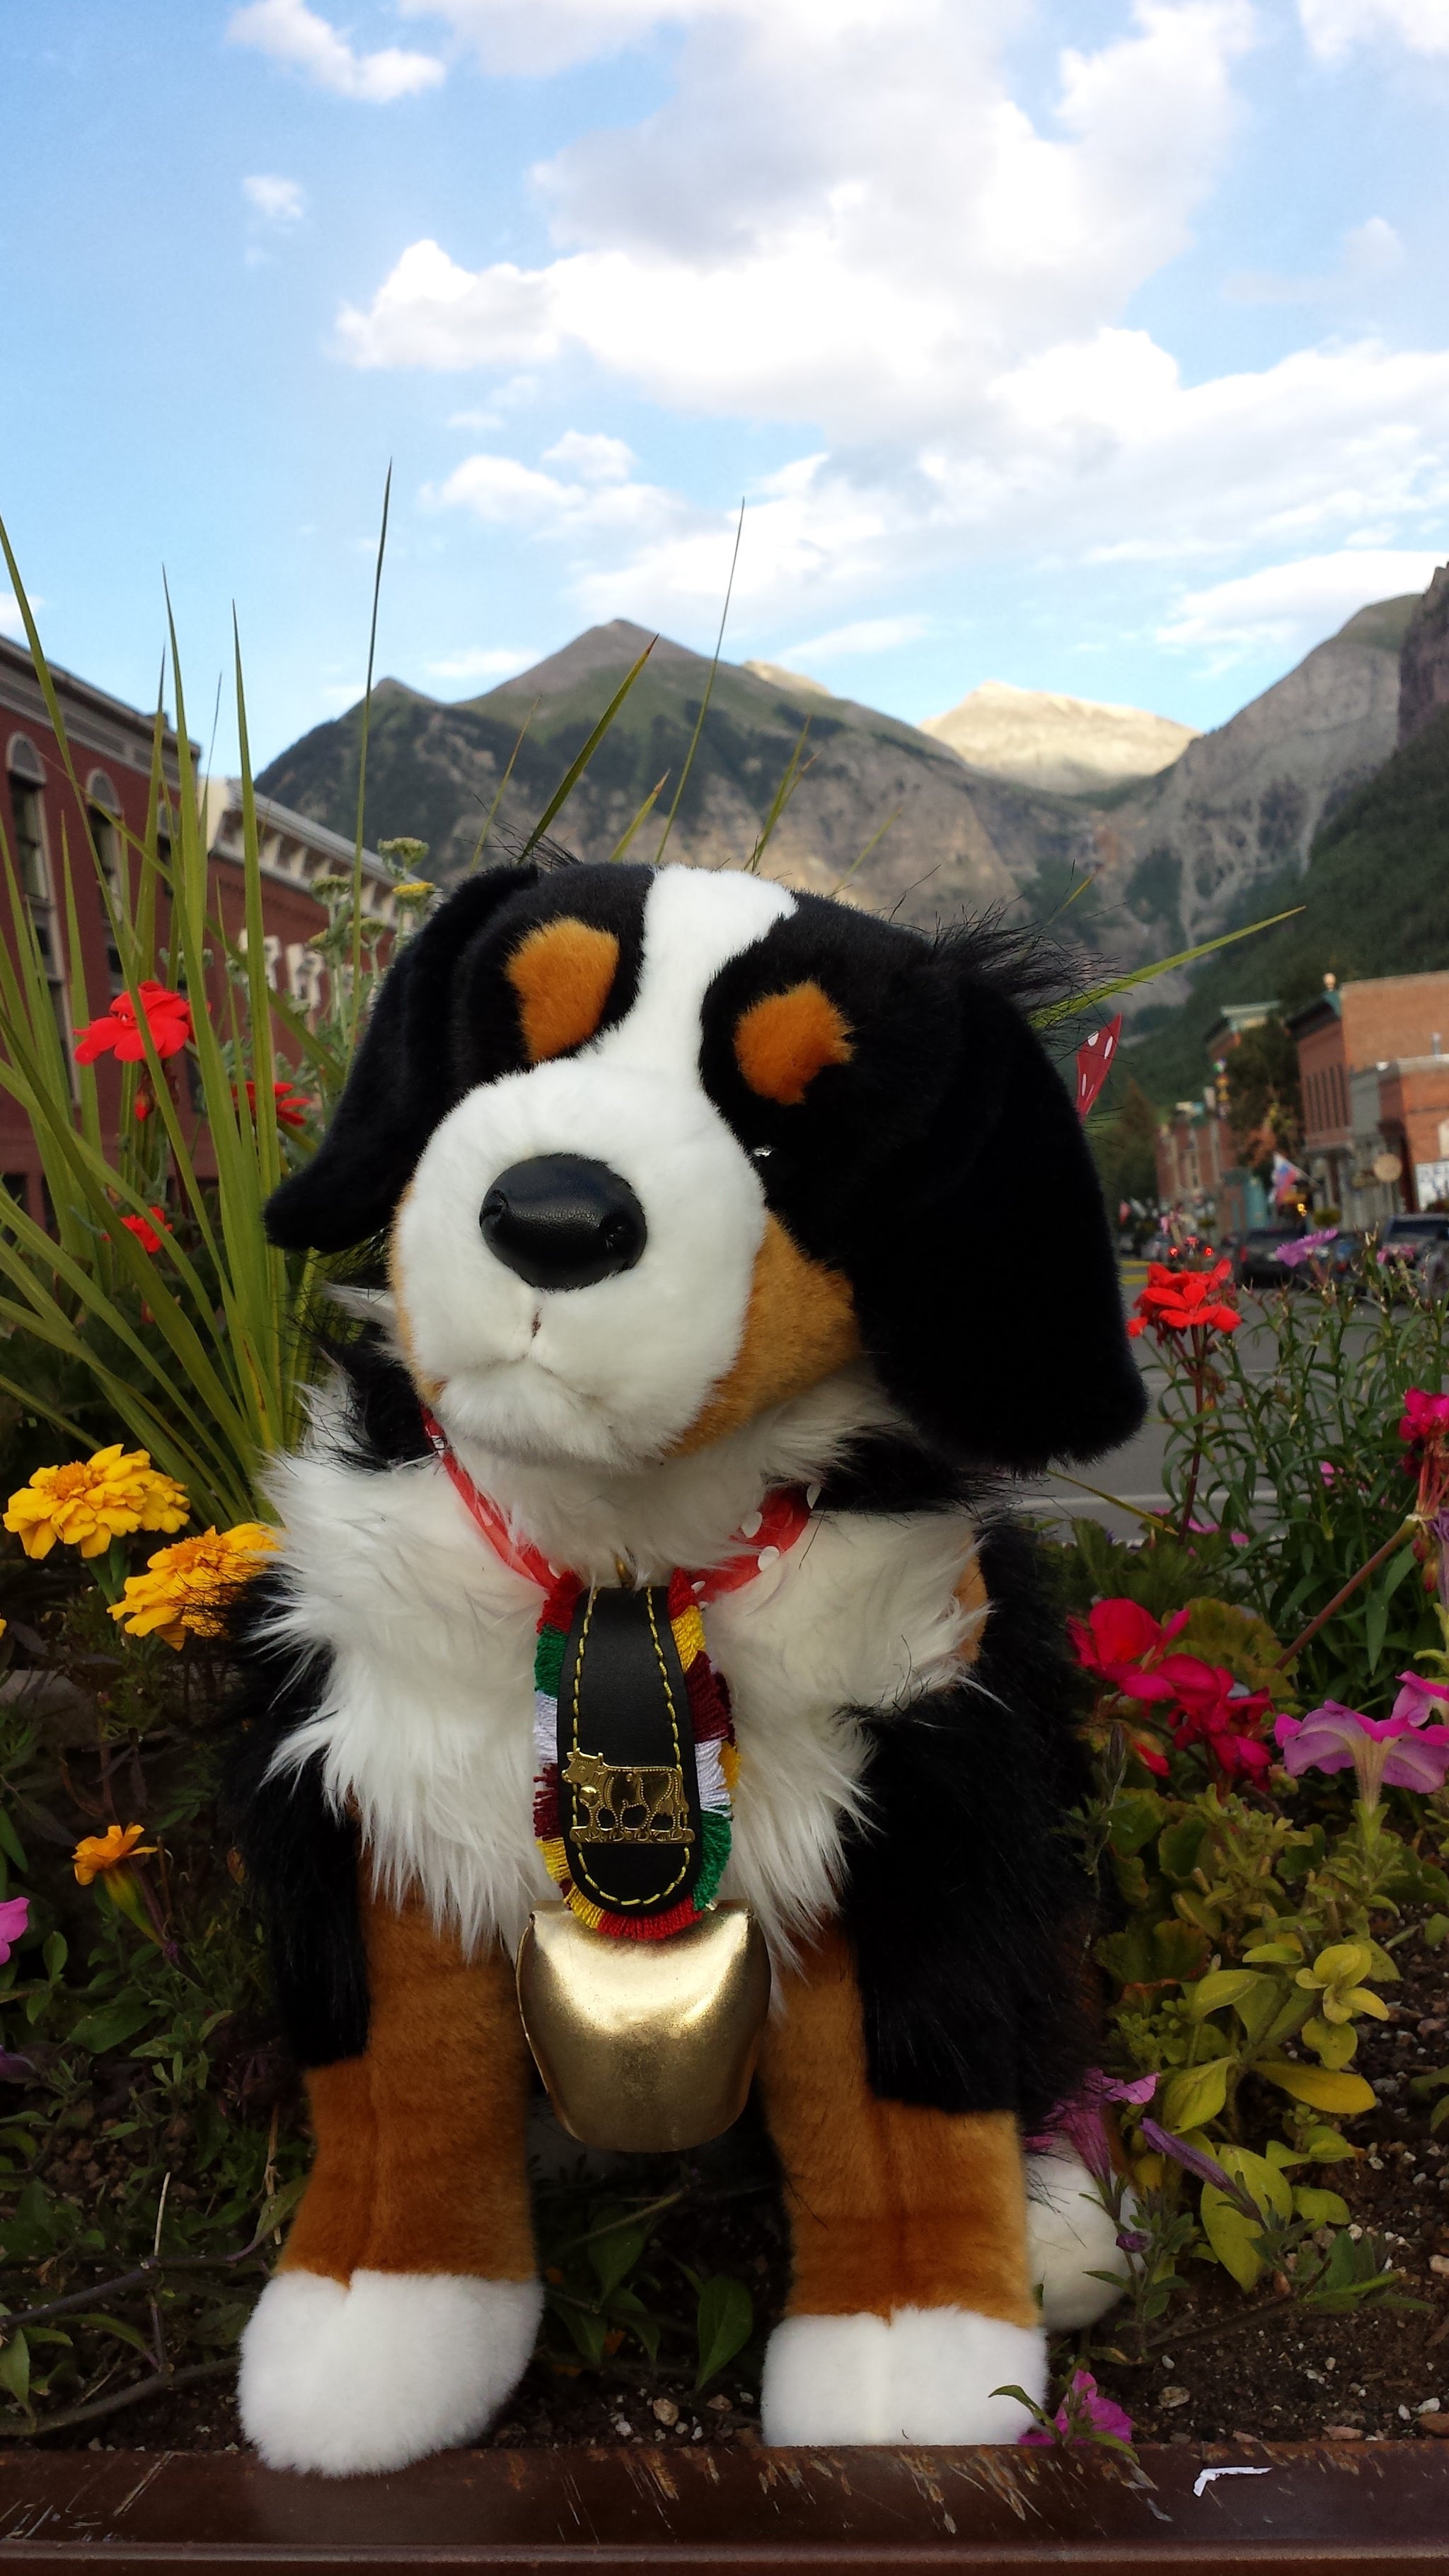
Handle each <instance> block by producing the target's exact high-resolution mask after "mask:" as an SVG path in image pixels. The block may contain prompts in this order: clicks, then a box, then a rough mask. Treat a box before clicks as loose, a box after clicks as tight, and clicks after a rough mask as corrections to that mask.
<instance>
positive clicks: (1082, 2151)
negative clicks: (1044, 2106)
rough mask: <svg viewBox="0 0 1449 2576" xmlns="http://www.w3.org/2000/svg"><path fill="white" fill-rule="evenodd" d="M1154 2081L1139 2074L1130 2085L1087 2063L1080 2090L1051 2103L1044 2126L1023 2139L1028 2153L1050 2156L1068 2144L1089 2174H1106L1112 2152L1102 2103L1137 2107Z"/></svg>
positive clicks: (1145, 2100)
mask: <svg viewBox="0 0 1449 2576" xmlns="http://www.w3.org/2000/svg"><path fill="white" fill-rule="evenodd" d="M1157 2083H1158V2079H1157V2077H1156V2076H1155V2075H1139V2076H1137V2077H1136V2078H1135V2079H1134V2080H1133V2082H1131V2083H1130V2084H1128V2083H1122V2082H1119V2081H1118V2079H1117V2078H1116V2077H1115V2076H1111V2075H1104V2074H1103V2072H1102V2069H1101V2067H1100V2066H1089V2067H1088V2069H1087V2072H1086V2074H1085V2075H1084V2077H1083V2078H1082V2089H1081V2091H1080V2093H1074V2094H1073V2095H1072V2097H1071V2099H1070V2101H1067V2102H1054V2103H1053V2104H1052V2107H1051V2109H1050V2110H1049V2111H1048V2113H1047V2115H1046V2126H1045V2127H1044V2128H1043V2129H1042V2130H1041V2132H1040V2134H1039V2135H1038V2136H1036V2137H1034V2138H1028V2139H1027V2140H1026V2142H1025V2143H1026V2147H1027V2150H1028V2152H1029V2153H1030V2154H1032V2155H1037V2156H1043V2155H1050V2154H1051V2153H1052V2151H1053V2149H1054V2148H1055V2149H1060V2148H1061V2147H1063V2146H1066V2147H1070V2148H1071V2150H1072V2152H1073V2153H1074V2154H1075V2155H1079V2156H1080V2157H1081V2159H1082V2162H1083V2164H1084V2165H1085V2166H1086V2168H1087V2171H1088V2172H1089V2173H1093V2174H1097V2175H1099V2176H1106V2175H1107V2174H1109V2173H1110V2172H1111V2170H1112V2151H1111V2149H1110V2147H1109V2146H1108V2144H1107V2131H1106V2127H1105V2125H1104V2123H1103V2119H1102V2111H1103V2107H1104V2105H1105V2104H1107V2103H1108V2102H1132V2103H1135V2104H1136V2105H1137V2107H1138V2108H1139V2109H1140V2108H1141V2107H1142V2106H1143V2105H1144V2104H1145V2103H1148V2102H1150V2101H1151V2099H1152V2096H1153V2094H1154V2093H1155V2092H1156V2090H1157Z"/></svg>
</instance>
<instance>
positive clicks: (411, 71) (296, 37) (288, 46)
mask: <svg viewBox="0 0 1449 2576" xmlns="http://www.w3.org/2000/svg"><path fill="white" fill-rule="evenodd" d="M226 32H227V37H228V40H229V41H230V42H231V43H232V44H234V45H254V46H256V48H257V50H258V51H259V52H260V53H264V54H269V55H270V56H271V58H272V60H273V61H274V62H278V63H288V64H290V65H291V67H292V68H293V70H295V71H300V72H305V73H306V75H307V77H308V79H309V80H313V81H315V82H316V84H317V87H318V88H319V89H329V90H332V91H334V92H335V94H336V95H337V97H339V98H356V99H361V100H363V101H364V102H365V103H366V104H367V105H368V106H370V107H386V106H388V105H389V104H390V103H391V101H392V100H393V99H397V98H411V97H414V96H416V94H417V92H418V91H420V90H426V89H436V87H437V85H438V83H439V82H440V81H441V80H442V79H444V77H445V66H444V65H443V64H442V63H440V62H439V61H438V60H437V59H436V57H435V56H434V55H432V54H411V53H404V52H403V51H402V50H401V49H400V48H399V47H398V46H396V45H386V46H384V47H383V48H382V49H381V50H380V51H379V52H377V53H374V54H359V53H357V52H355V51H354V49H353V47H352V46H351V45H350V44H349V43H348V42H347V39H346V37H345V36H341V35H339V34H338V32H337V29H336V28H335V27H334V26H333V25H332V24H331V23H330V21H329V20H328V19H326V18H322V17H319V16H318V13H317V11H316V10H315V9H309V8H308V7H307V5H306V0H249V5H248V6H247V7H246V8H244V9H238V10H237V11H236V13H235V15H234V16H233V17H232V19H231V20H230V22H229V24H228V26H227V31H226Z"/></svg>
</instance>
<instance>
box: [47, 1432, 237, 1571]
mask: <svg viewBox="0 0 1449 2576" xmlns="http://www.w3.org/2000/svg"><path fill="white" fill-rule="evenodd" d="M190 1517H191V1507H190V1504H189V1503H188V1501H187V1498H186V1494H185V1491H184V1489H183V1487H181V1486H180V1485H178V1484H176V1483H174V1482H173V1480H172V1478H171V1477H170V1476H162V1475H159V1474H158V1473H157V1471H156V1469H155V1468H154V1467H153V1466H152V1464H151V1459H150V1455H149V1453H148V1452H147V1451H146V1450H145V1449H131V1450H128V1451H126V1452H125V1453H124V1454H123V1453H122V1449H121V1444H120V1442H119V1440H117V1441H115V1442H113V1444H112V1446H111V1447H110V1448H109V1449H98V1450H97V1451H96V1452H95V1455H94V1456H93V1457H91V1458H78V1459H76V1460H74V1461H73V1462H72V1464H71V1465H69V1466H66V1467H37V1468H36V1471H35V1473H34V1475H33V1476H32V1477H31V1479H30V1482H29V1484H28V1485H22V1486H21V1488H20V1491H19V1492H18V1493H17V1494H12V1495H11V1497H10V1503H9V1508H8V1509H7V1511H6V1513H5V1520H4V1526H5V1528H6V1529H8V1530H13V1531H14V1533H15V1535H16V1537H17V1538H18V1539H19V1541H20V1544H21V1546H22V1547H23V1548H24V1550H25V1553H26V1555H27V1556H33V1557H40V1556H49V1554H50V1551H51V1549H52V1548H53V1547H54V1545H55V1543H56V1541H57V1539H59V1540H60V1541H61V1543H62V1545H63V1546H66V1547H75V1548H79V1550H80V1553H81V1555H82V1556H83V1557H91V1556H104V1555H105V1552H106V1550H107V1548H108V1547H109V1546H110V1544H111V1541H112V1539H113V1538H127V1537H129V1535H130V1533H131V1531H132V1530H138V1529H150V1530H178V1529H180V1528H182V1527H183V1525H184V1524H185V1523H186V1522H187V1521H188V1520H189V1519H190Z"/></svg>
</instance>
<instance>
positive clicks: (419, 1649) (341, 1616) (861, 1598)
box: [274, 1448, 985, 1958]
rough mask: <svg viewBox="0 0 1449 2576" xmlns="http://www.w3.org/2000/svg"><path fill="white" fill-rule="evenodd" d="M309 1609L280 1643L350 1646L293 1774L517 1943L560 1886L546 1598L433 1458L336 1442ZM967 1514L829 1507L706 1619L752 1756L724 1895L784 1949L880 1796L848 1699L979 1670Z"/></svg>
mask: <svg viewBox="0 0 1449 2576" xmlns="http://www.w3.org/2000/svg"><path fill="white" fill-rule="evenodd" d="M274 1492H275V1494H276V1498H277V1501H278V1503H279V1505H280V1506H281V1509H282V1511H283V1515H284V1518H285V1521H286V1528H287V1537H286V1542H285V1551H284V1561H285V1563H286V1565H287V1568H288V1570H289V1573H290V1576H291V1580H292V1585H293V1605H292V1608H291V1611H290V1613H289V1614H288V1616H287V1619H286V1622H285V1627H284V1630H283V1634H284V1635H285V1637H286V1639H287V1640H288V1642H290V1643H292V1644H293V1645H295V1646H296V1647H297V1648H298V1649H300V1650H303V1651H316V1650H318V1649H321V1650H323V1651H325V1652H326V1653H327V1654H328V1656H329V1657H330V1659H331V1666H330V1674H329V1677H328V1681H327V1686H326V1691H325V1696H324V1698H323V1700H322V1703H321V1705H320V1707H319V1709H318V1711H317V1713H316V1715H315V1716H314V1717H313V1718H311V1719H310V1720H309V1721H308V1722H307V1723H306V1724H305V1725H304V1726H303V1727H301V1728H300V1729H299V1730H298V1731H297V1732H296V1733H295V1734H294V1735H293V1736H292V1737H291V1738H290V1739H289V1740H288V1743H287V1745H286V1746H285V1747H284V1749H283V1751H282V1753H281V1754H280V1755H279V1757H278V1761H279V1764H280V1765H284V1766H289V1765H291V1764H294V1763H300V1762H301V1761H303V1760H304V1759H306V1758H307V1757H308V1756H309V1755H311V1754H320V1755H321V1757H322V1761H323V1767H324V1775H325V1779H326V1783H327V1787H328V1790H329V1793H330V1795H331V1796H332V1798H333V1799H334V1800H335V1801H336V1802H337V1803H338V1805H339V1806H341V1805H343V1804H345V1803H347V1802H349V1801H350V1802H351V1803H352V1805H353V1806H354V1808H355V1811H356V1813H357V1814H358V1816H359V1818H360V1822H361V1827H362V1832H363V1836H364V1839H365V1842H366V1844H367V1846H368V1848H369V1850H370V1852H371V1855H372V1858H373V1864H374V1867H375V1869H376V1870H377V1872H378V1874H379V1877H380V1879H381V1880H382V1882H383V1884H384V1885H385V1886H386V1887H388V1888H389V1889H390V1890H393V1891H396V1892H401V1890H402V1889H403V1888H404V1887H406V1886H407V1885H408V1884H410V1883H414V1882H415V1883H417V1884H418V1885H420V1886H421V1888H422V1890H423V1891H424V1893H425V1896H426V1898H427V1901H428V1904H429V1906H430V1908H431V1910H432V1912H433V1914H434V1916H435V1918H436V1919H437V1920H438V1921H439V1922H440V1923H443V1922H447V1923H451V1924H452V1925H453V1926H455V1927H456V1928H457V1929H458V1931H459V1932H460V1933H461V1935H462V1937H463V1939H464V1941H465V1943H466V1944H467V1945H468V1947H469V1948H470V1949H472V1948H476V1947H477V1946H480V1945H482V1944H485V1943H487V1942H489V1941H492V1940H499V1939H501V1940H502V1941H503V1942H505V1943H506V1944H508V1945H509V1946H510V1947H512V1946H513V1945H514V1944H515V1943H516V1942H517V1939H518V1937H519V1935H520V1933H521V1931H522V1929H523V1925H524V1922H525V1921H526V1919H527V1915H528V1912H529V1909H530V1907H531V1906H532V1905H534V1904H536V1903H538V1902H542V1901H548V1900H549V1899H550V1898H551V1897H552V1895H553V1893H554V1891H553V1889H552V1886H551V1882H550V1881H549V1879H548V1877H547V1876H546V1874H545V1872H544V1870H543V1868H542V1864H541V1863H540V1861H539V1859H538V1857H537V1852H536V1849H535V1846H534V1841H533V1833H532V1767H533V1749H532V1709H533V1651H534V1634H535V1623H536V1620H537V1617H538V1610H539V1596H538V1593H537V1590H536V1589H535V1587H534V1586H533V1585H532V1584H531V1583H529V1582H528V1581H526V1580H525V1579H524V1578H523V1577H522V1576H520V1575H516V1574H513V1573H511V1572H510V1571H509V1569H508V1568H507V1567H506V1566H505V1565H503V1564H502V1563H501V1562H500V1560H499V1559H498V1558H497V1557H496V1556H495V1555H494V1554H493V1552H492V1551H491V1549H489V1548H488V1547H487V1545H486V1544H485V1542H484V1541H483V1539H482V1538H481V1536H480V1535H479V1533H478V1531H477V1530H476V1529H475V1528H474V1526H473V1523H472V1521H471V1520H470V1518H469V1517H468V1515H467V1513H466V1511H465V1510H464V1508H463V1506H462V1504H461V1503H460V1501H459V1499H458V1497H457V1495H456V1494H455V1493H454V1491H453V1489H452V1487H451V1485H450V1484H449V1483H448V1481H447V1478H446V1477H445V1475H444V1473H443V1471H442V1469H441V1468H440V1467H438V1466H436V1465H435V1464H434V1463H433V1462H432V1461H429V1462H427V1463H426V1464H425V1465H421V1466H411V1467H398V1468H393V1469H391V1470H389V1471H388V1472H386V1473H383V1474H368V1473H367V1472H365V1471H363V1470H360V1469H357V1468H353V1467H349V1466H347V1465H346V1464H343V1463H341V1462H339V1461H338V1460H337V1459H336V1458H335V1457H334V1456H332V1455H330V1454H328V1452H327V1451H326V1450H324V1449H320V1448H319V1449H318V1450H316V1451H314V1452H311V1453H304V1454H303V1455H301V1456H298V1457H295V1458H292V1459H289V1460H288V1461H287V1462H286V1463H285V1465H284V1467H283V1468H282V1470H281V1471H280V1474H279V1477H278V1480H277V1482H276V1484H275V1486H274ZM974 1545H975V1534H974V1530H973V1527H972V1525H971V1523H970V1522H969V1521H968V1520H967V1519H966V1518H965V1517H964V1516H962V1515H945V1516H932V1517H925V1516H922V1517H911V1516H903V1515H897V1516H893V1517H890V1518H887V1517H884V1516H882V1517H879V1518H877V1517H874V1516H870V1515H864V1514H857V1513H851V1514H841V1515H836V1516H831V1515H820V1514H817V1515H816V1517H815V1519H814V1520H813V1521H812V1522H811V1524H810V1526H809V1528H808V1529H807V1530H806V1532H805V1534H804V1536H803V1537H802V1538H801V1539H800V1541H799V1542H798V1544H797V1545H796V1547H795V1548H794V1549H793V1550H792V1551H791V1552H790V1553H789V1555H787V1556H786V1557H784V1558H782V1559H781V1560H780V1562H779V1563H778V1564H776V1565H774V1566H772V1567H770V1568H769V1569H768V1571H767V1572H765V1573H763V1574H762V1575H761V1576H760V1577H759V1578H758V1579H757V1580H756V1581H755V1582H754V1583H751V1584H749V1585H747V1586H746V1587H745V1588H743V1589H742V1590H740V1591H738V1592H734V1593H731V1594H726V1595H724V1596H722V1597H721V1599H720V1600H719V1601H718V1602H716V1603H714V1604H712V1605H711V1606H710V1608H709V1609H708V1611H707V1612H706V1619H705V1625H706V1635H707V1641H708V1646H709V1651H710V1654H711V1656H712V1657H713V1659H714V1661H715V1663H716V1664H717V1666H718V1668H719V1669H720V1671H721V1672H722V1673H723V1674H724V1676H725V1679H726V1681H727V1682H728V1684H729V1689H730V1696H731V1700H732V1703H733V1707H734V1715H735V1725H736V1731H737V1734H738V1739H739V1746H740V1756H741V1761H740V1778H739V1784H738V1788H737V1791H736V1796H735V1835H734V1850H733V1857H732V1859H731V1863H730V1868H729V1873H728V1875H727V1877H726V1879H725V1882H724V1893H725V1894H727V1895H731V1894H732V1895H738V1896H742V1897H744V1898H746V1899H747V1900H748V1902H749V1903H750V1904H751V1905H752V1906H753V1907H754V1908H755V1911H756V1913H757V1914H758V1917H759V1919H760V1922H761V1925H762V1927H763V1929H764V1931H765V1933H766V1936H767V1938H768V1939H769V1941H770V1943H771V1947H772V1949H773V1950H774V1952H775V1954H776V1956H777V1958H778V1957H780V1956H782V1955H787V1954H788V1952H789V1949H790V1947H791V1943H792V1938H793V1937H794V1936H796V1935H798V1934H799V1933H800V1932H802V1931H803V1930H804V1929H805V1928H806V1927H807V1926H808V1925H809V1923H811V1922H812V1921H813V1920H816V1919H818V1918H820V1917H821V1916H822V1915H825V1914H827V1913H828V1912H829V1911H830V1909H831V1906H832V1902H833V1897H834V1891H835V1886H836V1881H837V1878H838V1872H839V1861H840V1837H841V1829H842V1826H843V1824H844V1823H845V1822H846V1820H847V1819H848V1818H849V1817H850V1816H851V1815H852V1814H853V1813H855V1812H857V1811H858V1810H859V1809H860V1807H861V1804H862V1792H861V1788H860V1772H861V1762H862V1750H863V1748H862V1742H861V1735H860V1728H859V1724H858V1721H857V1719H856V1718H854V1717H853V1716H851V1715H850V1714H848V1713H847V1712H849V1711H851V1710H865V1711H870V1712H888V1711H890V1710H892V1709H894V1708H899V1707H904V1706H905V1705H907V1704H908V1703H909V1702H910V1701H911V1700H912V1699H914V1698H917V1697H919V1696H920V1694H921V1693H922V1692H924V1691H928V1690H931V1689H934V1688H938V1687H939V1686H940V1684H941V1683H942V1682H943V1681H945V1680H946V1679H947V1678H948V1677H949V1676H950V1675H951V1674H952V1673H953V1672H954V1671H955V1670H957V1669H958V1668H959V1665H960V1660H961V1657H962V1653H963V1650H969V1646H970V1643H971V1641H972V1639H973V1638H974V1635H975V1633H976V1631H977V1629H978V1628H979V1625H980V1622H981V1620H982V1618H983V1617H984V1615H985V1614H984V1612H981V1611H975V1612H968V1611H966V1610H963V1608H962V1607H961V1604H960V1602H959V1600H958V1598H957V1586H958V1585H959V1584H960V1583H961V1580H962V1576H963V1574H964V1573H965V1572H966V1570H967V1568H968V1567H969V1565H970V1562H971V1558H972V1554H973V1550H974Z"/></svg>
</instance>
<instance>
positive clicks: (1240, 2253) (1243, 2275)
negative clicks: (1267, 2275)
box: [1202, 2182, 1263, 2290]
mask: <svg viewBox="0 0 1449 2576" xmlns="http://www.w3.org/2000/svg"><path fill="white" fill-rule="evenodd" d="M1202 2224H1203V2234H1204V2235H1205V2236H1206V2238H1207V2241H1208V2243H1209V2245H1210V2246H1211V2247H1212V2249H1213V2252H1214V2253H1215V2254H1216V2256H1217V2258H1218V2261H1219V2262H1220V2263H1221V2264H1222V2266H1223V2269H1224V2271H1227V2272H1231V2274H1232V2276H1233V2279H1234V2280H1235V2281H1236V2282H1237V2285H1238V2287H1239V2289H1240V2290H1251V2288H1252V2287H1253V2284H1254V2282H1255V2281H1256V2280H1257V2279H1258V2277H1259V2275H1260V2273H1261V2272H1262V2269H1263V2257H1262V2254H1261V2252H1260V2251H1259V2248H1260V2246H1261V2244H1262V2241H1263V2239H1262V2231H1261V2229H1260V2228H1257V2227H1255V2226H1254V2225H1253V2222H1252V2220H1251V2219H1250V2218H1247V2217H1245V2216H1244V2213H1243V2212H1242V2210H1241V2209H1239V2208H1238V2207H1237V2204H1236V2203H1235V2202H1234V2201H1231V2200H1229V2199H1228V2198H1227V2195H1226V2194H1225V2193H1224V2192H1221V2191H1219V2189H1218V2187H1217V2184H1216V2183H1215V2182H1205V2183H1204V2184H1203V2187H1202Z"/></svg>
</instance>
